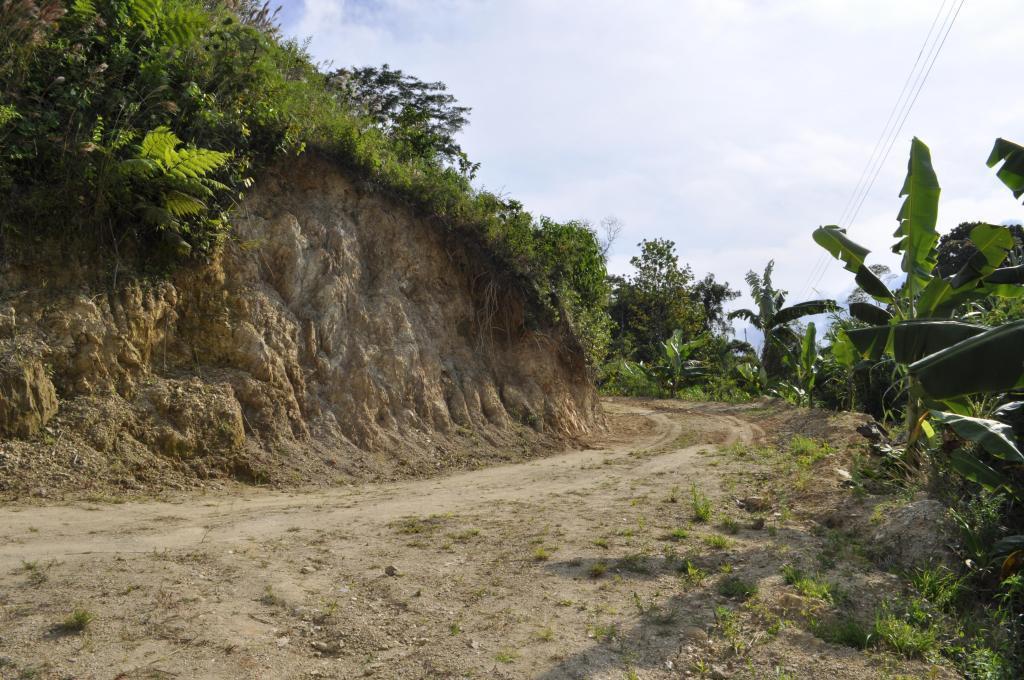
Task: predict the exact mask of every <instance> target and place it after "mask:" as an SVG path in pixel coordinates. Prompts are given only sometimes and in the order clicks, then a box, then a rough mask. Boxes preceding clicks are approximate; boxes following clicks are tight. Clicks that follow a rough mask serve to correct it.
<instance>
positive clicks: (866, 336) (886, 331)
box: [846, 325, 892, 361]
mask: <svg viewBox="0 0 1024 680" xmlns="http://www.w3.org/2000/svg"><path fill="white" fill-rule="evenodd" d="M846 337H847V338H849V339H850V343H851V344H852V345H853V346H854V348H855V349H856V350H857V352H858V353H859V354H860V355H861V356H862V357H864V358H865V359H869V360H870V361H878V360H879V359H881V358H882V355H883V354H886V353H890V354H891V353H892V347H891V345H890V341H891V340H892V326H888V325H887V326H868V327H867V328H848V329H847V330H846Z"/></svg>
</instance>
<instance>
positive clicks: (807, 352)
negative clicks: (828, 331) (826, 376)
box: [796, 322, 821, 406]
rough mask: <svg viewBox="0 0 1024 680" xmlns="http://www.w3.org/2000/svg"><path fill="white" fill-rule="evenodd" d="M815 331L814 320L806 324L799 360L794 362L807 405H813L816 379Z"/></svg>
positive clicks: (816, 346) (816, 349)
mask: <svg viewBox="0 0 1024 680" xmlns="http://www.w3.org/2000/svg"><path fill="white" fill-rule="evenodd" d="M816 339H817V331H816V329H815V328H814V322H811V323H808V324H807V330H806V331H805V332H804V337H803V340H801V342H800V360H799V361H798V362H797V364H796V378H797V380H798V381H799V382H800V387H801V388H802V389H803V391H804V393H805V394H806V395H807V405H808V406H813V405H814V404H813V397H812V395H813V393H814V384H815V383H816V382H817V380H818V361H819V359H820V358H821V357H820V356H819V355H818V343H817V342H816Z"/></svg>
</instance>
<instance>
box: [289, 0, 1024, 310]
mask: <svg viewBox="0 0 1024 680" xmlns="http://www.w3.org/2000/svg"><path fill="white" fill-rule="evenodd" d="M950 1H952V0H950ZM940 4H942V0H904V1H902V2H892V1H891V0H779V1H771V2H768V1H758V0H691V1H688V2H682V1H677V0H636V1H634V2H630V3H625V2H619V1H613V0H589V1H584V0H563V1H561V2H551V1H550V0H435V1H431V2H422V1H417V0H360V1H354V0H304V2H295V3H293V4H290V6H289V7H287V8H286V12H285V16H286V18H287V19H288V25H287V26H286V29H287V30H288V31H289V32H290V33H294V34H297V35H300V36H306V35H308V36H310V37H311V38H312V42H311V50H312V52H313V54H314V56H315V57H316V58H318V59H329V60H331V61H333V62H334V63H335V64H338V65H342V64H380V63H384V62H387V63H390V64H392V65H393V66H396V67H399V68H402V69H404V70H406V71H408V72H410V73H414V74H416V75H418V76H420V77H422V78H425V79H438V80H443V81H444V82H446V83H447V84H448V85H449V88H450V90H451V91H452V92H453V93H454V94H455V95H456V96H457V97H458V98H459V100H460V101H461V102H462V103H464V104H467V105H469V106H471V107H472V108H473V114H472V122H471V125H470V127H469V128H468V129H467V130H466V131H465V133H464V136H463V143H464V146H465V147H466V148H467V150H468V151H469V153H470V155H471V156H472V157H473V158H474V159H475V160H479V161H481V162H482V170H481V173H480V179H481V181H482V182H483V183H484V184H486V185H487V186H488V187H489V188H491V189H500V190H503V191H505V192H508V193H510V194H511V195H513V196H515V197H517V198H519V199H521V200H522V201H523V202H524V203H525V204H526V205H527V207H528V208H530V209H531V210H532V211H533V212H535V213H538V214H546V215H550V216H552V217H555V218H560V219H568V218H577V217H579V218H585V219H589V220H591V221H592V222H595V223H596V222H597V221H599V220H600V219H601V217H603V216H605V215H609V214H614V215H616V216H618V217H619V218H620V219H621V220H622V221H623V223H624V224H625V227H626V229H625V231H624V233H623V234H622V237H621V239H620V241H619V243H618V245H617V248H616V252H615V253H614V255H613V257H612V258H611V261H610V265H611V267H612V269H613V270H615V271H620V272H621V271H624V270H626V269H628V260H629V256H630V255H631V254H632V253H633V252H635V247H634V246H635V244H636V243H637V242H638V241H639V240H640V239H641V238H643V237H647V238H652V237H656V236H661V237H666V238H671V239H673V240H675V241H676V243H677V245H678V250H679V252H680V255H681V257H682V259H683V260H685V261H688V262H690V263H691V264H692V265H693V267H694V269H695V271H696V272H697V273H699V274H702V273H703V272H707V271H713V272H714V273H715V274H716V276H718V278H720V279H724V280H728V281H729V282H730V283H732V284H733V285H734V286H738V287H742V286H743V280H742V277H743V274H744V272H746V271H747V270H748V269H755V270H758V271H760V270H761V269H763V267H764V264H765V262H766V261H767V260H768V259H769V258H775V260H776V262H777V266H776V279H777V283H778V284H779V285H780V286H782V287H784V288H787V289H789V290H790V291H791V294H792V296H793V297H791V301H793V302H796V301H798V297H799V296H800V294H801V293H802V294H803V297H810V296H815V293H814V292H813V291H810V290H809V285H808V284H811V283H814V282H815V281H814V280H810V281H809V277H810V275H811V274H812V271H814V266H815V265H816V264H818V263H819V262H820V261H821V252H822V251H820V250H819V249H818V247H817V246H816V245H815V244H814V243H813V242H812V241H811V239H810V232H811V231H812V230H813V229H814V228H815V227H816V226H818V225H819V224H824V223H832V222H835V221H837V220H838V219H839V214H840V213H841V211H842V209H843V206H844V204H845V203H846V201H847V198H848V196H849V195H850V192H851V190H852V189H853V186H854V184H855V183H856V182H857V179H858V177H859V176H860V174H861V169H862V167H863V165H864V163H865V161H866V160H867V157H868V155H869V153H870V152H871V149H872V147H873V146H874V144H875V141H876V139H877V137H878V135H879V133H880V131H881V127H882V125H883V124H884V123H885V120H886V116H887V115H888V114H889V110H890V107H891V106H892V104H893V102H894V100H895V99H896V97H897V95H898V94H899V92H900V88H901V87H902V85H903V82H904V78H905V77H906V74H907V71H908V70H909V69H910V66H911V64H913V62H914V59H915V57H916V56H917V54H918V50H919V48H920V45H921V41H922V40H923V39H924V36H925V33H926V32H927V31H928V28H929V25H930V23H931V21H932V18H933V17H934V16H935V13H936V11H937V10H938V9H939V7H940ZM948 6H950V5H949V4H948V3H947V4H946V7H948ZM1019 25H1020V23H1019V6H1018V4H1017V3H1016V2H1015V1H1014V0H989V1H988V2H985V3H968V4H966V5H965V6H964V9H963V11H962V12H961V14H960V16H959V18H958V19H957V23H956V25H955V26H954V28H953V31H952V32H951V34H950V36H949V39H948V41H947V42H946V44H945V47H944V48H943V52H942V53H941V55H940V57H939V59H938V61H937V63H936V65H935V67H934V70H933V71H932V73H931V75H930V79H929V81H928V83H927V85H926V88H925V90H924V91H923V93H922V94H921V96H920V98H919V99H918V101H917V103H916V106H915V109H914V111H913V113H912V114H911V116H910V118H909V120H908V122H907V124H906V127H905V128H904V130H903V132H902V133H901V135H900V138H899V140H898V142H897V143H896V145H895V147H894V149H893V151H892V154H891V156H890V157H889V159H888V161H887V163H886V164H885V166H884V168H883V169H882V171H881V173H880V174H879V177H878V180H877V182H876V184H875V186H874V189H873V190H872V192H871V194H870V196H869V197H868V199H867V201H866V202H865V204H864V206H863V208H862V210H861V212H860V216H859V218H858V220H857V223H856V224H855V225H854V226H853V228H852V230H851V236H853V237H854V238H855V239H856V240H858V241H860V242H862V243H864V244H865V245H866V246H868V247H870V248H872V249H873V250H874V251H875V253H873V257H876V258H877V260H876V261H880V262H884V263H887V264H890V265H891V266H895V265H896V262H895V258H894V257H893V256H892V254H891V253H889V252H888V248H889V246H890V245H891V244H892V241H893V239H892V237H891V234H892V231H893V230H894V229H895V227H896V222H895V216H896V213H897V211H898V210H899V204H900V201H899V199H898V197H897V193H898V191H899V188H900V185H901V183H902V177H903V174H904V172H905V167H906V153H907V149H908V148H909V140H910V137H911V135H913V134H916V135H918V136H919V137H921V138H922V139H924V140H925V141H926V142H927V143H928V144H929V145H930V146H931V148H932V153H933V157H934V160H935V166H936V170H937V172H938V174H939V180H940V182H941V183H942V185H943V190H944V191H943V204H942V208H941V214H940V219H941V224H942V228H944V229H948V228H951V227H953V226H955V225H956V224H957V223H958V222H959V221H962V220H967V219H988V220H991V221H995V222H1001V221H1004V220H1007V219H1020V218H1022V217H1024V209H1022V208H1021V206H1020V204H1019V203H1016V202H1015V201H1014V200H1013V198H1012V196H1010V194H1009V192H1008V191H1006V190H1005V189H1004V188H1003V187H1002V185H1001V184H999V182H998V181H997V180H996V179H995V178H994V176H993V173H992V172H991V171H990V170H988V169H987V168H986V167H985V165H984V161H985V158H986V155H987V153H988V150H989V148H990V146H991V143H992V140H993V139H994V138H995V137H997V136H1005V137H1009V138H1011V139H1012V138H1017V139H1022V138H1024V129H1022V124H1021V121H1022V120H1024V91H1021V90H1020V88H1018V87H1016V83H1017V81H1018V73H1017V70H1018V69H1017V66H1016V62H1014V61H1013V60H1012V59H1011V58H1009V55H1012V54H1013V53H1014V51H1015V49H1016V48H1017V46H1018V43H1019V38H1020V33H1019ZM850 278H851V277H850V275H849V274H848V273H846V272H843V271H842V269H841V268H840V267H839V266H838V265H835V264H833V265H830V266H829V267H828V268H827V269H826V270H825V272H824V273H823V274H822V276H821V277H820V281H818V282H817V283H818V285H817V287H818V289H819V290H820V291H821V293H823V294H828V295H836V296H840V295H842V294H843V293H844V292H846V291H848V289H849V287H850ZM740 302H741V303H742V302H743V301H742V300H741V301H740Z"/></svg>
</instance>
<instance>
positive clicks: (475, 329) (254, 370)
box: [0, 157, 601, 496]
mask: <svg viewBox="0 0 1024 680" xmlns="http://www.w3.org/2000/svg"><path fill="white" fill-rule="evenodd" d="M485 259H486V258H484V257H482V256H481V255H480V254H479V253H477V252H474V251H473V250H472V248H471V246H469V245H467V244H466V243H465V242H462V241H460V239H459V238H457V237H455V236H454V235H452V234H451V233H449V232H448V231H447V230H446V229H445V227H444V225H440V224H436V223H434V222H432V221H429V220H426V219H422V218H420V217H418V216H416V215H415V214H414V213H413V212H412V211H411V210H410V209H409V208H408V207H406V206H404V205H400V204H396V203H395V201H394V200H391V199H389V198H388V197H387V196H383V195H381V194H379V193H375V192H374V191H373V190H370V189H368V188H365V187H361V186H357V185H356V184H354V183H353V182H351V181H350V180H349V179H348V178H347V177H346V176H345V175H344V174H343V173H342V172H340V171H339V170H337V169H336V168H335V167H333V166H332V165H330V164H329V163H327V162H326V161H323V160H319V159H317V158H315V157H308V158H305V159H303V160H296V161H293V162H291V163H290V164H289V165H287V166H285V167H281V168H279V169H278V170H277V172H276V173H270V174H268V175H267V176H266V177H264V178H263V179H262V181H261V183H260V185H259V188H258V189H257V190H256V191H254V192H253V193H252V194H251V196H250V197H249V198H248V199H247V200H246V201H245V203H244V204H243V205H242V206H241V207H240V208H239V210H238V212H237V216H236V219H235V225H234V233H233V235H232V239H231V240H230V241H229V242H228V243H227V244H226V246H225V248H224V252H223V253H222V255H220V256H219V257H218V259H217V260H215V261H214V262H212V263H211V264H209V265H208V266H204V267H199V268H197V269H193V270H190V271H187V272H179V273H178V274H177V275H175V276H174V277H173V278H172V279H171V280H165V281H159V282H146V281H134V282H132V283H128V284H123V285H120V286H118V287H117V288H116V289H113V290H96V289H94V288H89V287H87V286H86V285H85V284H83V283H82V282H81V277H76V276H75V275H74V273H73V272H70V273H65V275H64V276H60V275H58V274H57V273H54V272H47V273H46V274H45V275H44V274H41V273H40V272H38V271H26V270H25V269H18V268H17V267H15V266H14V265H8V267H7V269H5V270H0V291H2V293H0V493H4V492H6V494H7V495H12V494H13V495H18V494H25V493H34V494H36V495H49V496H53V495H55V494H59V493H60V492H61V491H62V490H65V489H78V490H82V489H88V488H90V487H92V488H93V489H94V490H95V491H106V490H117V491H124V490H131V489H142V488H148V489H152V488H160V487H182V486H191V485H194V484H197V483H198V484H201V483H202V481H203V480H213V481H212V484H213V485H215V486H216V485H217V483H218V482H217V481H216V480H218V479H222V478H224V477H230V478H236V479H241V480H244V481H248V482H272V483H284V484H289V483H290V484H294V483H302V482H318V483H337V482H339V481H345V480H350V479H353V478H355V479H373V478H376V479H382V478H395V477H403V476H414V475H423V474H429V473H434V472H436V471H438V470H440V469H446V468H453V467H472V466H475V465H478V464H480V463H481V462H483V461H488V460H494V459H496V458H505V459H518V458H523V457H528V456H530V455H533V454H534V453H535V452H536V451H537V450H538V448H543V447H544V446H547V447H550V446H551V445H555V444H561V443H563V442H564V441H566V439H569V438H574V437H578V436H580V435H583V434H585V433H587V432H589V431H590V429H591V428H592V427H593V426H594V425H595V424H599V423H600V421H601V416H600V407H599V404H598V402H597V399H596V393H595V391H594V389H593V387H592V385H591V383H590V381H589V380H588V376H587V370H586V367H585V366H584V362H583V359H582V357H581V356H580V354H579V353H578V352H576V351H574V350H573V349H571V348H572V347H573V343H571V342H567V339H566V336H565V335H564V333H563V331H562V329H559V328H553V327H545V326H544V324H543V322H541V321H539V319H541V318H543V317H542V315H538V314H536V313H533V312H536V309H535V305H536V302H535V301H532V300H531V299H530V298H529V295H527V294H526V292H524V290H523V289H522V288H521V287H517V285H516V283H515V282H512V281H509V280H507V277H504V276H503V275H502V274H500V273H496V272H495V271H494V270H493V269H492V268H490V267H489V266H488V265H487V264H486V261H485ZM3 437H6V439H4V438H3ZM206 483H207V484H208V485H209V484H210V483H211V482H210V481H207V482H206Z"/></svg>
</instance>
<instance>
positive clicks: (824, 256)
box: [797, 0, 955, 300]
mask: <svg viewBox="0 0 1024 680" xmlns="http://www.w3.org/2000/svg"><path fill="white" fill-rule="evenodd" d="M954 1H955V0H954ZM947 2H948V0H942V4H941V5H939V9H938V11H937V12H936V13H935V16H934V17H933V18H932V23H931V25H930V26H929V27H928V33H927V34H926V35H925V38H924V41H923V42H922V43H921V48H920V49H919V50H918V51H917V58H916V59H914V65H913V66H912V67H911V68H910V71H909V72H908V73H907V77H906V79H905V80H904V81H903V87H902V88H901V89H900V93H899V96H898V97H897V98H896V101H895V102H893V105H892V108H891V109H890V110H889V116H888V118H886V121H885V125H884V126H883V127H882V132H881V134H879V135H878V139H877V140H876V141H875V145H874V147H873V148H872V150H871V155H870V156H868V160H867V162H866V163H865V164H864V168H863V169H862V170H861V173H860V177H859V178H858V179H857V183H856V184H855V185H854V187H853V190H852V191H851V192H850V195H849V196H848V197H847V199H846V204H845V205H844V206H843V210H842V212H840V214H839V219H838V220H837V221H836V224H839V225H843V224H844V223H846V218H847V217H848V216H850V214H851V209H852V208H853V206H854V204H855V203H857V197H858V196H860V195H861V193H862V191H863V189H864V187H865V182H866V181H867V178H868V175H869V173H870V172H871V169H872V168H873V167H874V166H875V162H876V161H877V160H878V155H879V152H880V151H881V150H882V148H883V147H885V145H886V144H885V140H886V139H888V137H889V133H890V132H891V126H892V125H893V123H894V120H895V119H897V118H899V115H897V111H901V110H902V104H906V102H907V101H909V100H910V97H909V93H910V91H911V90H912V88H910V83H911V81H914V80H915V78H914V74H915V73H916V72H917V67H918V66H919V65H920V63H921V57H922V56H923V55H924V52H925V48H927V47H928V44H929V43H930V42H932V34H933V33H934V32H935V26H936V24H938V22H939V17H940V16H942V11H943V10H944V9H945V8H946V3H947ZM951 9H952V8H951ZM947 16H948V15H947ZM943 25H945V21H943ZM940 31H941V29H940ZM933 49H934V44H933ZM929 56H931V51H929ZM919 76H920V74H919ZM908 88H909V89H908ZM883 163H884V161H883ZM847 226H848V223H847ZM829 264H831V259H830V257H829V255H828V253H821V254H819V255H818V259H817V260H815V263H814V266H813V267H811V270H810V272H808V275H807V278H806V279H804V284H803V286H801V288H800V295H799V297H798V298H797V299H801V300H802V299H804V297H805V296H807V295H808V294H809V293H811V292H812V291H813V290H814V287H815V286H817V284H818V283H820V281H821V279H822V277H824V275H825V272H826V271H827V270H828V267H829ZM816 279H817V280H816ZM812 282H814V283H812Z"/></svg>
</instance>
